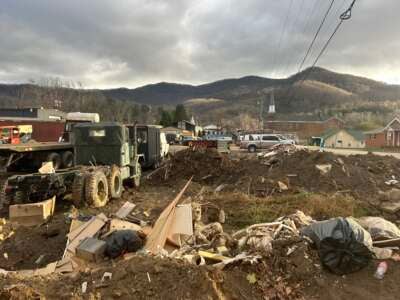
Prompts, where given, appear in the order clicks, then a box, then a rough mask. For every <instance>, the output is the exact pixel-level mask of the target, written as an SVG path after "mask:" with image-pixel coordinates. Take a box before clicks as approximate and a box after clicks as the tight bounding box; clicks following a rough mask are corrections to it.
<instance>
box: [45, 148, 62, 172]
mask: <svg viewBox="0 0 400 300" xmlns="http://www.w3.org/2000/svg"><path fill="white" fill-rule="evenodd" d="M46 161H51V162H53V168H54V170H58V169H59V168H60V166H61V157H60V154H58V153H56V152H51V153H49V155H47V157H46Z"/></svg>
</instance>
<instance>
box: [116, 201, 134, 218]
mask: <svg viewBox="0 0 400 300" xmlns="http://www.w3.org/2000/svg"><path fill="white" fill-rule="evenodd" d="M135 206H136V204H133V203H131V202H129V201H126V202H125V203H124V205H122V206H121V208H120V209H119V210H118V211H117V212H116V213H115V216H116V217H117V218H120V219H124V218H126V216H127V215H129V214H130V213H131V211H132V210H133V209H134V208H135Z"/></svg>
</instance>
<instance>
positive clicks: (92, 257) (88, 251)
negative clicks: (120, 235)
mask: <svg viewBox="0 0 400 300" xmlns="http://www.w3.org/2000/svg"><path fill="white" fill-rule="evenodd" d="M105 250H106V242H104V241H101V240H98V239H95V238H91V237H89V238H86V239H84V240H83V241H82V242H81V243H80V244H79V246H78V247H77V248H76V256H77V257H79V258H82V259H84V260H87V261H91V262H98V261H100V260H101V259H102V258H103V256H104V251H105Z"/></svg>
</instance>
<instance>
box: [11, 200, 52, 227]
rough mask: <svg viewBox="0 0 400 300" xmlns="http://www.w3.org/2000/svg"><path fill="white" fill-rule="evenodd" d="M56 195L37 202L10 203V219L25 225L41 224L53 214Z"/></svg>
mask: <svg viewBox="0 0 400 300" xmlns="http://www.w3.org/2000/svg"><path fill="white" fill-rule="evenodd" d="M55 203H56V197H53V198H51V199H49V200H45V201H42V202H37V203H29V204H16V205H10V207H9V214H10V221H11V222H17V223H19V224H21V225H24V226H34V225H39V224H42V223H44V222H46V220H47V219H48V218H49V217H50V216H52V215H53V213H54V207H55Z"/></svg>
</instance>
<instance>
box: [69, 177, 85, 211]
mask: <svg viewBox="0 0 400 300" xmlns="http://www.w3.org/2000/svg"><path fill="white" fill-rule="evenodd" d="M72 203H73V204H74V206H75V207H82V206H83V205H84V204H85V174H78V175H76V176H75V178H74V181H73V182H72Z"/></svg>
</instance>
